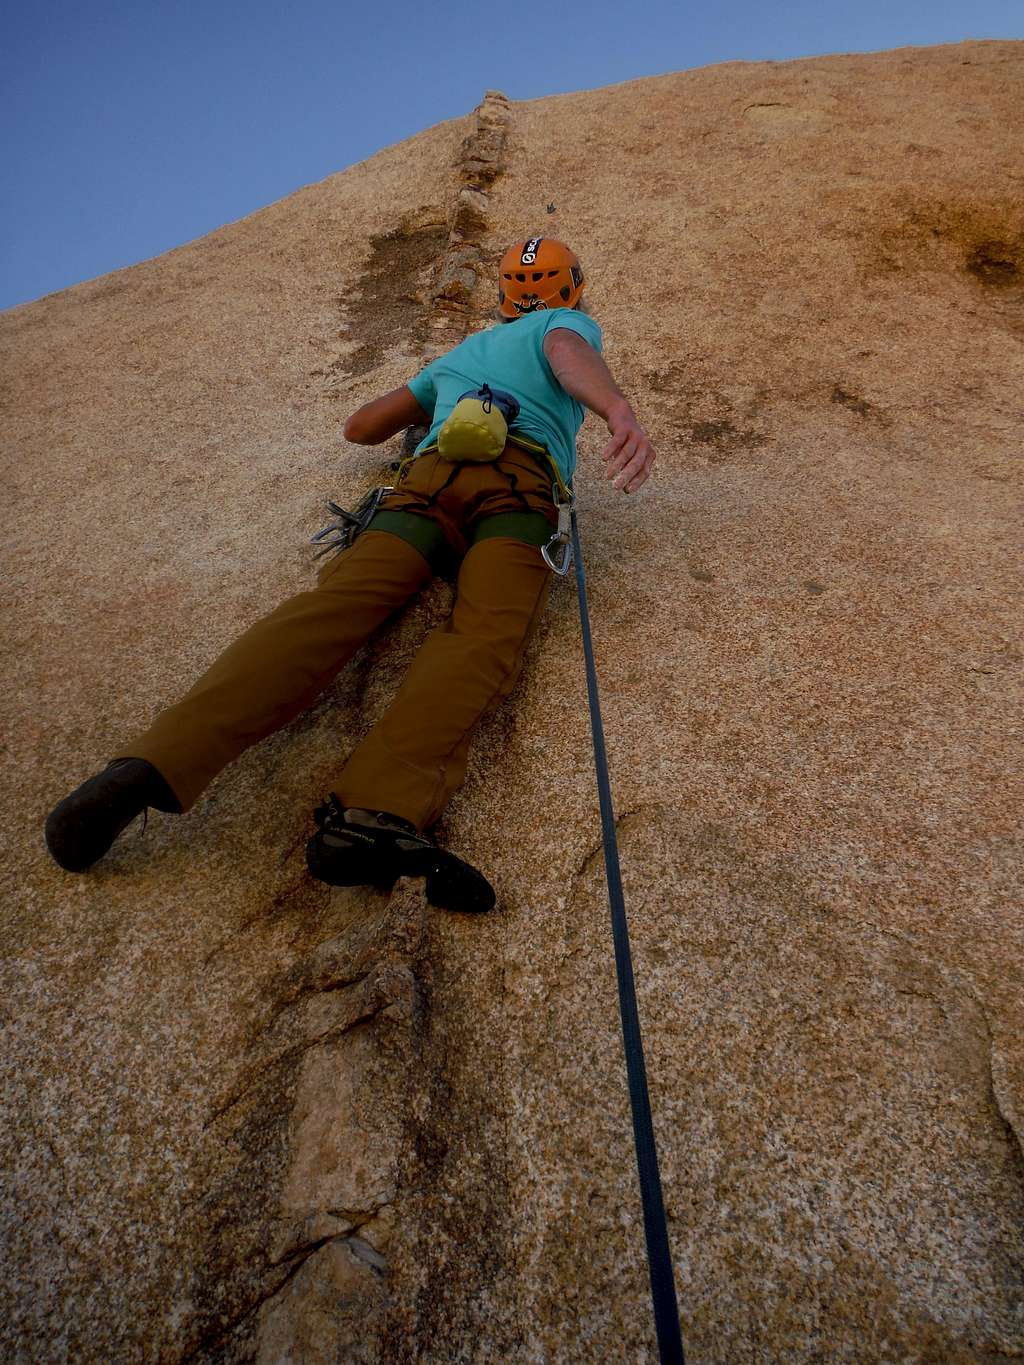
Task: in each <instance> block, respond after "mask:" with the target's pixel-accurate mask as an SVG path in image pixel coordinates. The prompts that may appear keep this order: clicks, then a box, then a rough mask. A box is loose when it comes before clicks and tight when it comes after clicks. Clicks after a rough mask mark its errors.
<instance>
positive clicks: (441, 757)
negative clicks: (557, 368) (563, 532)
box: [119, 445, 555, 830]
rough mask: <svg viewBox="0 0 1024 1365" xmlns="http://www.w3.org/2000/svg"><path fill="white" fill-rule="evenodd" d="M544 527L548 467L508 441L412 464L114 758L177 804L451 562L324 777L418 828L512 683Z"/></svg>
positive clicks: (548, 512)
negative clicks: (432, 618)
mask: <svg viewBox="0 0 1024 1365" xmlns="http://www.w3.org/2000/svg"><path fill="white" fill-rule="evenodd" d="M554 522H555V511H554V505H553V502H552V496H551V478H550V474H549V473H548V472H547V471H546V470H545V469H544V468H543V467H542V466H541V464H540V463H538V462H537V461H536V460H535V458H534V457H533V456H531V455H530V454H529V453H528V452H526V451H523V450H520V449H519V448H518V447H515V446H512V445H509V446H506V448H505V450H504V452H503V453H502V455H501V456H500V458H499V459H498V460H497V461H496V462H495V463H493V464H479V465H474V464H458V465H453V464H451V463H450V462H449V461H446V460H442V459H441V458H440V456H438V455H436V454H429V455H421V456H420V457H419V458H418V459H417V460H416V461H415V462H414V463H413V464H412V465H411V466H409V469H408V473H407V476H406V477H405V478H404V479H403V480H402V482H401V483H400V485H399V487H398V489H396V491H395V492H394V493H392V494H390V495H389V496H388V498H387V499H386V501H385V503H384V504H383V505H382V510H381V511H380V512H378V514H377V516H376V517H375V518H374V521H373V522H372V523H371V526H370V528H369V529H368V530H366V531H364V532H363V534H362V535H361V536H359V537H358V539H357V540H356V542H355V544H354V545H353V546H352V547H351V548H350V549H348V550H345V551H344V552H343V553H341V554H340V555H338V556H337V558H335V559H333V560H331V561H330V562H329V563H328V564H327V565H326V566H325V567H324V568H323V569H322V570H321V572H320V574H319V577H318V581H317V585H316V587H315V588H314V589H312V590H311V591H309V592H302V593H299V594H298V595H297V596H296V597H292V598H289V599H288V600H287V601H285V602H283V603H282V604H281V605H280V606H279V607H278V608H277V609H276V610H275V611H272V612H271V613H270V615H269V616H265V617H263V618H262V620H259V621H257V622H256V623H255V625H253V626H250V628H249V629H248V630H247V631H246V632H245V633H244V634H243V635H241V636H240V637H239V638H238V639H237V640H236V641H235V642H234V644H232V645H230V646H229V647H228V649H226V650H225V651H224V653H223V654H222V655H221V656H220V658H218V659H217V660H216V662H215V663H214V664H213V665H212V667H211V668H209V669H208V670H207V671H206V673H204V674H203V676H202V677H201V678H200V679H199V680H198V681H197V682H196V684H195V686H194V687H193V688H192V689H191V690H190V691H189V692H188V693H187V694H186V695H185V696H184V697H183V698H182V699H181V701H179V702H178V703H177V704H176V705H174V706H171V707H169V708H168V709H167V710H166V711H164V712H162V714H161V715H160V716H158V717H157V719H156V721H155V722H154V723H153V724H152V725H151V726H150V728H149V729H148V730H146V731H145V732H144V733H143V734H142V735H139V736H137V737H136V738H135V739H133V740H131V741H130V742H129V743H128V744H126V745H125V746H123V747H122V748H121V749H120V751H119V756H123V757H132V758H144V759H148V761H149V762H150V763H152V764H153V765H154V767H156V768H157V769H158V770H159V771H160V773H162V775H163V777H164V778H165V780H166V781H167V782H168V783H169V785H170V786H171V788H172V790H173V791H174V794H175V795H176V796H177V798H178V800H179V802H180V803H181V807H182V810H188V808H189V807H190V806H192V805H193V804H194V802H195V801H196V799H197V798H198V796H199V795H200V793H201V792H202V791H203V789H204V787H206V786H207V784H208V783H209V782H210V781H211V780H212V779H213V778H214V777H215V776H216V774H217V773H218V772H220V770H221V769H222V768H223V767H224V766H225V765H226V764H228V763H230V762H231V761H232V759H234V758H237V756H238V755H239V754H240V753H241V752H242V751H243V750H244V749H246V748H248V746H249V745H251V744H255V743H256V742H257V741H258V740H261V739H263V738H265V737H266V736H267V735H269V734H272V733H273V732H274V731H275V730H278V729H280V728H281V727H282V726H283V725H286V724H287V723H288V722H289V721H290V720H293V719H294V718H295V717H296V716H297V715H299V714H300V713H301V712H302V711H304V710H305V709H306V708H307V707H308V706H310V705H311V704H312V702H313V701H314V700H315V699H316V697H317V696H318V695H319V694H320V693H321V692H322V691H323V690H324V688H326V687H327V686H328V685H329V684H330V682H331V681H332V679H333V678H334V677H336V675H337V674H338V672H339V671H340V670H341V669H342V668H343V667H344V665H345V664H346V663H347V661H348V660H349V659H350V658H351V657H352V655H353V654H354V653H355V652H356V650H357V649H359V647H360V646H361V645H362V644H363V643H364V641H365V640H366V639H367V637H368V636H369V635H370V634H371V632H372V631H374V630H375V629H376V628H377V627H378V626H379V625H381V624H382V623H383V622H384V621H385V620H386V619H387V618H388V617H389V616H390V615H392V613H394V612H395V611H397V610H398V609H399V608H400V607H401V606H403V605H404V604H405V603H406V602H407V601H408V599H409V598H410V597H411V596H412V595H413V594H414V593H416V592H417V591H418V590H419V589H420V588H422V587H423V586H424V585H425V584H426V583H427V582H428V581H429V579H430V578H431V577H432V576H433V574H434V572H435V571H438V570H440V569H442V568H445V567H447V568H449V569H452V568H454V567H455V566H456V565H457V578H456V599H455V606H454V608H453V610H452V613H451V615H450V617H449V618H448V619H447V620H446V621H445V622H444V623H443V624H442V625H441V626H439V627H438V628H436V629H435V630H433V631H431V632H430V634H429V635H428V636H427V638H426V640H425V642H424V643H423V645H422V646H421V648H420V650H419V651H418V653H417V655H416V657H415V659H414V660H413V663H412V665H411V667H410V669H409V672H408V674H407V676H406V678H405V681H404V682H403V684H402V687H401V690H400V691H399V693H398V696H397V697H396V698H395V701H394V703H393V704H392V706H391V707H390V709H389V710H388V712H387V714H386V715H385V716H383V717H382V718H381V720H380V721H379V722H378V723H377V724H376V725H375V726H374V728H373V729H372V730H371V731H370V733H369V734H368V735H367V736H366V738H365V739H364V740H363V741H362V742H361V743H360V744H359V745H358V746H357V747H356V749H355V750H354V752H353V753H352V754H351V755H350V756H349V759H348V761H347V762H346V763H345V765H344V767H343V768H342V769H341V771H340V773H339V776H338V779H337V781H336V783H335V784H334V790H335V791H336V792H337V793H338V796H339V798H340V800H341V802H342V804H343V805H346V806H359V807H363V808H366V809H369V810H383V811H388V812H389V813H391V814H392V815H399V816H401V817H403V818H404V819H406V820H410V821H411V822H412V823H413V824H414V825H415V826H416V828H417V829H419V830H422V829H424V828H426V827H428V826H429V825H431V824H432V823H433V822H434V821H435V820H437V819H438V817H439V816H440V815H441V812H442V811H443V810H444V808H445V806H446V805H447V803H448V801H449V800H450V798H451V797H452V795H453V794H454V793H455V792H456V791H457V790H458V788H459V787H460V786H461V785H462V782H463V781H464V779H465V775H466V762H467V757H468V752H469V742H470V737H471V734H472V731H473V729H474V727H475V725H476V723H477V721H478V720H479V719H480V717H481V715H482V714H483V713H484V712H485V711H486V710H487V709H489V708H490V707H492V706H495V705H497V704H498V702H500V701H501V700H503V699H504V698H505V697H506V696H508V694H509V693H510V692H511V690H512V688H513V686H514V685H515V681H516V678H517V677H518V675H519V671H520V668H521V666H522V659H523V652H524V649H525V646H526V643H527V641H528V639H529V638H530V635H531V633H532V631H533V628H534V626H535V625H536V623H537V621H538V619H539V617H540V615H541V612H542V611H543V608H544V603H545V601H546V598H547V592H548V587H549V583H550V578H551V574H550V570H549V569H548V568H547V565H546V564H545V563H544V560H543V559H542V557H541V553H540V548H539V547H540V545H541V544H543V543H544V542H545V541H546V540H547V539H548V537H549V536H550V534H551V530H552V527H553V525H554Z"/></svg>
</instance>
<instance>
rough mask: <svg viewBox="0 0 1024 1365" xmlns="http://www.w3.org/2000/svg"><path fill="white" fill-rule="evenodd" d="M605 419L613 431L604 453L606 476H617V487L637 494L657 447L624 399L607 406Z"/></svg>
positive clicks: (609, 477)
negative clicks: (652, 443)
mask: <svg viewBox="0 0 1024 1365" xmlns="http://www.w3.org/2000/svg"><path fill="white" fill-rule="evenodd" d="M605 420H606V422H607V423H608V430H609V431H610V432H611V440H610V441H609V442H608V444H607V445H606V446H605V448H604V450H603V451H602V452H601V457H602V459H603V460H604V462H605V465H606V469H605V478H607V479H614V480H615V487H616V488H621V489H622V491H623V492H624V493H635V492H636V490H637V489H638V488H639V487H640V485H641V484H642V483H646V482H647V478H648V476H649V474H650V472H651V465H652V464H653V463H654V461H655V458H656V456H655V453H654V447H653V446H652V445H651V442H650V438H649V437H648V435H647V433H646V431H644V429H643V427H642V426H641V425H640V423H639V422H638V421H637V420H636V414H635V413H634V411H633V409H632V408H631V407H630V406H629V404H628V403H627V402H626V401H625V399H623V400H622V401H621V403H616V404H615V405H614V406H613V407H610V408H609V409H608V414H607V416H606V418H605Z"/></svg>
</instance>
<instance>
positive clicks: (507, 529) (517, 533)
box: [473, 512, 555, 546]
mask: <svg viewBox="0 0 1024 1365" xmlns="http://www.w3.org/2000/svg"><path fill="white" fill-rule="evenodd" d="M554 534H555V528H554V526H552V524H551V522H550V521H548V519H547V517H546V516H545V515H544V513H543V512H498V513H496V514H495V515H494V516H493V517H484V519H483V520H482V521H480V522H478V523H477V524H476V526H475V527H474V528H473V544H474V545H478V544H479V543H480V541H481V540H491V539H493V538H494V537H495V536H508V537H509V538H510V539H512V540H524V541H525V542H526V544H527V545H537V546H540V545H546V544H547V543H548V541H549V540H550V539H551V537H552V536H553V535H554Z"/></svg>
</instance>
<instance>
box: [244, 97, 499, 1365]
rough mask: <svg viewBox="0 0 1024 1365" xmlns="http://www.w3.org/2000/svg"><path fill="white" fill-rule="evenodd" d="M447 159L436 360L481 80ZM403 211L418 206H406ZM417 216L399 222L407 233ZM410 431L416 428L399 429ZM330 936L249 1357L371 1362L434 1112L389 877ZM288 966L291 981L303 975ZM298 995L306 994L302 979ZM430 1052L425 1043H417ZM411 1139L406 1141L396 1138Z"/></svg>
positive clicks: (405, 910) (468, 186)
mask: <svg viewBox="0 0 1024 1365" xmlns="http://www.w3.org/2000/svg"><path fill="white" fill-rule="evenodd" d="M475 115H476V123H475V127H474V130H473V132H472V133H471V134H470V135H469V137H467V138H466V139H465V141H464V142H463V144H462V150H461V155H460V157H459V159H458V161H457V162H456V164H455V176H456V190H455V199H454V203H453V205H452V207H451V209H450V211H449V213H448V240H447V244H446V246H445V248H444V250H443V252H442V254H441V255H440V257H439V258H438V260H437V262H436V265H435V268H434V283H433V285H432V286H431V288H430V292H429V296H428V298H427V299H425V300H424V303H425V305H426V306H425V308H424V313H423V316H422V319H421V322H420V324H419V325H418V326H416V327H415V328H414V332H416V333H418V334H419V341H420V343H421V344H424V343H425V346H424V349H425V350H426V351H429V352H433V354H434V355H437V354H440V353H441V352H443V351H445V350H448V349H450V348H451V347H452V346H454V345H457V344H458V342H460V341H461V340H463V338H464V337H465V336H466V335H467V333H468V332H469V330H470V327H471V326H472V324H473V323H474V321H475V320H476V312H475V310H474V307H473V305H474V297H475V295H476V291H477V288H478V286H479V284H480V282H481V277H484V278H486V276H487V275H488V274H489V273H490V270H491V262H490V258H489V253H488V250H487V248H486V246H485V245H484V239H485V237H486V234H487V232H488V230H489V227H490V220H489V218H488V212H487V210H488V192H489V190H490V188H491V187H492V186H493V185H494V183H495V182H496V181H497V180H498V178H499V177H500V176H501V175H502V174H503V173H504V171H505V169H506V160H505V146H506V140H507V134H508V129H509V125H510V123H511V117H512V112H511V105H510V103H509V101H508V99H507V98H506V97H505V95H503V94H501V93H500V92H499V91H495V90H489V91H487V92H486V94H485V96H484V99H483V101H482V102H481V104H480V105H479V106H478V107H477V109H476V110H475ZM414 217H415V215H414ZM418 227H419V224H418V223H416V224H408V225H405V224H403V228H404V231H405V232H406V233H408V232H410V231H412V232H415V231H416V230H417V229H418ZM419 434H422V433H421V432H420V429H415V431H414V432H411V433H407V434H406V442H405V444H406V446H408V445H409V441H408V437H409V436H411V435H415V436H417V439H418V436H419ZM331 900H332V908H336V909H337V911H338V918H339V919H340V923H339V924H338V925H337V929H338V932H337V933H336V935H335V936H334V937H333V938H332V939H331V940H330V941H329V942H328V943H326V944H322V945H321V946H320V948H319V949H318V950H317V952H316V954H315V955H314V957H315V958H316V959H317V960H316V961H314V960H312V959H311V960H310V962H309V964H308V971H307V972H306V973H305V975H308V977H309V983H306V982H305V981H304V983H303V985H304V988H305V987H306V986H307V985H308V995H309V996H310V997H312V1003H313V1009H312V1013H311V1016H310V1019H309V1021H308V1024H309V1027H308V1028H307V1029H305V1030H304V1032H305V1033H306V1034H307V1044H306V1047H305V1048H304V1050H303V1059H302V1065H301V1068H300V1071H299V1075H298V1078H297V1088H296V1094H295V1103H294V1106H293V1109H292V1117H291V1124H290V1129H291V1133H290V1140H289V1167H288V1170H287V1172H286V1173H285V1176H284V1179H283V1182H282V1189H281V1195H280V1208H279V1210H278V1214H277V1218H276V1221H275V1222H274V1223H273V1224H271V1225H270V1227H271V1231H272V1237H271V1245H270V1247H269V1248H268V1261H269V1264H270V1266H271V1267H272V1269H273V1271H274V1279H273V1281H272V1283H271V1284H270V1285H268V1293H267V1295H266V1297H265V1298H264V1299H263V1301H262V1302H261V1303H260V1304H259V1307H258V1313H259V1317H258V1323H257V1327H256V1341H255V1343H254V1355H253V1356H251V1357H248V1351H249V1349H250V1348H249V1347H248V1346H242V1343H241V1342H240V1341H239V1342H237V1343H236V1344H237V1345H238V1346H242V1350H243V1352H244V1353H245V1354H246V1355H247V1357H248V1358H254V1359H256V1360H257V1361H258V1362H260V1365H273V1362H276V1361H279V1360H285V1359H302V1360H339V1359H344V1360H359V1361H364V1362H373V1363H374V1365H375V1363H376V1362H379V1361H383V1360H384V1359H385V1358H386V1355H387V1353H388V1351H389V1349H390V1347H389V1346H387V1345H386V1343H385V1340H384V1334H385V1314H386V1311H387V1307H388V1301H389V1299H391V1298H394V1297H395V1296H394V1294H389V1293H388V1289H387V1274H388V1253H389V1243H390V1242H391V1239H392V1234H393V1232H394V1229H395V1225H396V1222H397V1221H398V1220H399V1219H400V1217H401V1211H400V1207H399V1205H400V1196H401V1185H402V1179H401V1177H402V1173H403V1171H405V1172H408V1171H409V1170H410V1169H412V1168H414V1167H415V1166H416V1157H415V1153H414V1152H412V1150H411V1147H412V1146H414V1145H415V1134H414V1133H413V1131H412V1127H411V1126H410V1123H409V1119H408V1116H409V1114H410V1113H420V1114H423V1113H424V1112H425V1111H427V1110H429V1109H430V1108H431V1100H430V1098H429V1095H428V1092H430V1091H432V1089H433V1087H432V1081H431V1077H429V1076H423V1075H421V1074H420V1072H421V1071H422V1063H423V1059H424V1058H423V1054H424V1048H423V1046H422V1039H423V1035H424V1028H425V1023H424V1018H423V1013H424V1009H425V1008H426V1005H425V996H428V995H429V992H424V991H423V990H421V988H420V982H419V979H418V972H420V971H422V970H423V959H424V952H425V944H424V929H425V916H426V915H427V914H428V913H429V912H428V911H427V910H426V907H425V904H424V901H423V897H422V894H421V893H420V892H419V891H418V890H417V891H413V890H412V889H411V888H409V887H405V888H404V889H403V888H402V886H401V884H400V885H399V888H398V889H397V890H396V892H395V893H394V895H393V896H392V897H391V898H390V901H389V902H388V904H387V907H386V909H383V910H382V906H381V898H380V895H379V893H374V892H371V891H367V890H364V889H363V888H358V887H352V888H347V889H345V890H343V891H337V892H333V893H332V894H331ZM325 957H326V958H329V959H330V960H331V962H332V964H336V963H337V962H338V961H343V962H345V963H346V965H347V967H348V969H349V970H350V971H351V972H352V974H353V975H356V973H355V968H354V966H353V964H358V968H359V972H358V975H357V979H358V980H359V981H360V983H361V988H363V989H365V987H363V986H362V983H364V982H366V981H372V982H374V983H375V991H374V1001H373V1005H374V1008H373V1009H372V1010H366V1011H361V1010H360V1011H354V1012H353V1016H352V1017H353V1022H352V1024H351V1025H349V1026H348V1027H347V1028H346V1029H344V1030H340V1031H339V1030H338V1029H337V1028H334V1029H330V1030H327V1029H324V1019H323V1017H322V1007H323V1006H324V1005H326V1003H327V1000H328V998H329V994H330V993H333V992H334V991H335V990H336V989H337V986H336V973H332V974H331V975H330V979H329V980H328V979H327V978H326V977H324V973H323V970H322V964H321V963H320V961H319V959H321V958H325ZM300 975H303V973H302V972H300ZM304 994H305V989H304ZM427 1055H428V1056H429V1049H428V1050H427ZM407 1146H408V1147H410V1150H409V1151H406V1150H405V1148H406V1147H407Z"/></svg>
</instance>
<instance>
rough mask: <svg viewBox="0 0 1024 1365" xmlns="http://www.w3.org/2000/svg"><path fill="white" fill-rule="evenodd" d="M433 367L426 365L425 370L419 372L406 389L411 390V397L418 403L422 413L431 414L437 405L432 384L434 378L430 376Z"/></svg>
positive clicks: (435, 388) (435, 392)
mask: <svg viewBox="0 0 1024 1365" xmlns="http://www.w3.org/2000/svg"><path fill="white" fill-rule="evenodd" d="M433 368H434V367H433V365H428V366H427V368H426V369H425V370H420V372H419V374H418V375H417V376H416V378H415V379H410V380H409V382H408V385H407V387H408V388H409V389H411V390H412V396H413V398H415V399H416V402H417V403H419V405H420V407H421V408H422V409H423V411H424V412H426V413H429V414H432V413H433V411H434V408H435V406H436V405H437V385H436V384H435V383H434V376H433V375H432V374H431V370H432V369H433Z"/></svg>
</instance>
